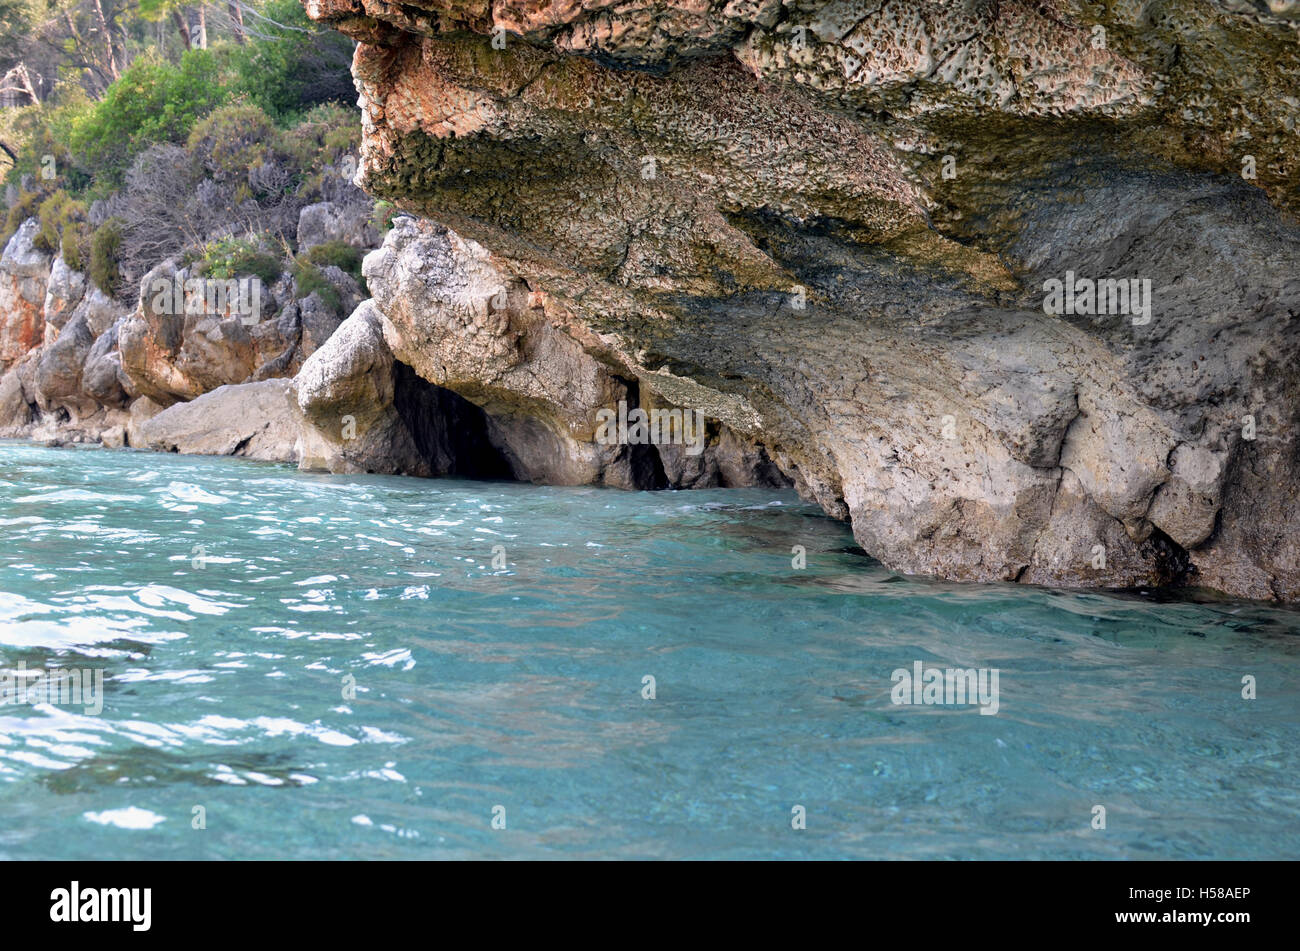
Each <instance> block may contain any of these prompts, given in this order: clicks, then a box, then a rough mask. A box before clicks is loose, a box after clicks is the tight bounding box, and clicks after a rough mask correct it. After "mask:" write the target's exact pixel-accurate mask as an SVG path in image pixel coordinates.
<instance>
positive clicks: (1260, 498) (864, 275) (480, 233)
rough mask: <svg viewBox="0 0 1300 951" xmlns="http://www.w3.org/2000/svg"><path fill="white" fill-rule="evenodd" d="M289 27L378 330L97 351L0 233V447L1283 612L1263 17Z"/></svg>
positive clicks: (368, 7)
mask: <svg viewBox="0 0 1300 951" xmlns="http://www.w3.org/2000/svg"><path fill="white" fill-rule="evenodd" d="M306 6H307V9H308V12H309V14H310V15H311V16H312V17H313V18H315V19H318V20H321V21H324V22H327V23H329V24H331V25H333V26H335V27H337V28H338V29H340V30H342V31H343V32H345V33H347V34H348V35H350V36H352V37H354V38H355V39H357V40H358V41H359V47H358V50H357V53H356V57H355V61H354V75H355V79H356V83H357V87H358V89H359V91H360V106H361V116H360V121H361V123H362V126H363V131H364V139H363V145H362V163H361V167H360V171H359V173H358V184H360V185H362V186H363V187H364V188H365V189H366V190H367V191H369V192H371V193H372V194H374V195H376V196H380V197H383V198H387V199H389V200H391V201H393V202H395V203H397V204H398V205H399V206H400V207H401V208H402V209H404V210H405V211H407V212H409V213H410V214H411V215H413V216H414V217H407V218H399V219H397V221H396V223H395V226H394V227H393V229H392V230H391V231H390V232H389V233H388V235H387V237H386V239H385V240H384V243H383V246H382V247H381V248H379V249H378V250H376V251H374V252H372V253H371V254H370V255H369V256H368V257H367V258H366V260H365V264H364V276H365V279H366V283H367V284H368V287H369V291H370V293H371V294H372V295H373V299H371V300H367V301H365V302H364V303H361V304H360V306H359V307H357V308H356V309H355V311H354V312H353V313H352V316H350V317H349V318H348V319H347V320H345V321H343V322H342V324H341V325H338V326H337V329H335V326H334V324H331V325H329V326H323V325H322V326H320V327H318V328H317V329H316V330H314V331H310V332H309V330H308V322H307V321H306V319H305V311H304V302H303V301H298V300H296V299H295V295H294V291H293V289H292V288H291V287H282V288H280V289H278V290H276V291H275V293H273V294H272V297H273V298H274V308H275V310H273V311H272V312H271V313H270V315H269V316H271V317H273V318H274V319H272V320H270V321H269V322H268V323H266V324H265V325H262V324H259V325H257V326H255V327H253V328H252V329H251V330H250V329H248V328H247V327H244V326H242V322H238V323H241V326H234V325H232V324H230V323H229V322H225V321H222V320H215V321H213V320H208V322H207V323H204V322H203V320H200V319H197V318H196V319H193V320H192V319H191V318H189V317H186V318H185V319H184V320H182V321H179V322H178V321H176V320H175V319H173V320H170V321H167V320H155V319H153V317H151V313H150V311H149V308H148V307H147V305H146V303H145V302H144V300H143V299H142V302H141V304H140V305H139V306H138V307H137V309H136V312H135V313H134V314H131V315H128V316H125V317H123V318H121V319H119V320H118V321H117V322H110V321H109V317H108V316H106V315H104V314H103V313H101V312H100V310H97V309H96V306H97V305H93V304H88V303H86V300H85V297H84V294H82V293H81V292H79V290H78V288H79V287H80V285H78V284H77V276H76V275H73V274H66V273H64V272H65V271H66V270H67V269H66V267H65V268H63V269H62V270H60V268H59V262H58V261H57V260H56V261H53V262H50V261H37V260H34V259H33V258H32V255H31V253H29V248H28V246H27V245H24V244H23V242H22V241H20V238H21V237H22V235H21V233H20V235H17V236H15V238H14V240H13V241H11V242H10V247H9V248H8V249H6V253H5V257H4V259H3V260H0V313H3V314H4V315H5V317H4V326H3V327H2V328H0V365H3V366H10V365H12V367H13V369H11V370H10V372H9V373H8V374H7V375H5V376H4V377H3V378H0V425H3V424H4V423H5V422H6V421H8V420H13V419H15V418H18V420H19V422H20V423H23V424H25V427H26V428H23V426H22V425H18V426H17V428H16V429H15V428H14V426H15V425H17V424H11V429H10V430H9V431H10V432H23V433H32V432H33V431H37V432H41V431H44V430H41V428H40V427H41V426H43V425H46V426H48V421H49V420H50V418H51V417H50V415H49V414H50V412H52V411H54V412H58V413H61V414H62V416H60V417H59V418H58V421H59V423H60V425H61V426H62V428H63V430H66V429H67V426H68V420H71V421H73V422H75V421H76V420H78V419H81V418H86V417H87V415H88V414H95V413H100V412H103V413H105V414H111V413H116V414H118V416H114V417H113V419H115V420H119V421H120V423H121V425H123V426H124V427H126V431H125V434H124V436H123V437H122V438H123V440H124V441H125V442H127V443H128V444H130V445H147V446H154V447H157V448H164V449H174V450H179V451H210V452H237V453H241V454H249V455H257V456H258V457H259V458H280V459H292V460H296V461H298V462H299V464H300V465H302V466H304V467H318V468H326V469H331V470H334V471H341V472H357V471H380V472H398V473H407V474H413V475H436V474H464V475H489V476H510V477H514V478H522V479H533V480H536V481H540V482H550V483H561V484H580V483H601V484H607V485H613V486H620V487H630V488H654V487H665V486H674V487H690V486H713V485H781V484H793V485H795V486H797V487H798V489H799V490H800V491H801V492H802V493H803V494H804V495H805V496H806V497H808V498H811V499H814V500H816V501H817V502H818V503H819V504H820V505H821V507H822V508H823V509H824V510H825V511H826V512H827V513H828V514H830V515H832V516H834V517H837V518H843V519H847V520H849V521H850V522H851V524H852V528H853V531H854V534H855V536H856V537H857V539H858V541H859V542H860V543H861V545H862V546H863V548H864V549H865V550H866V551H867V552H869V553H870V554H872V555H874V556H875V557H877V558H879V559H881V560H882V561H884V562H885V563H886V564H888V565H890V566H892V567H895V568H897V569H899V570H902V571H907V572H915V573H921V574H933V575H938V576H941V577H945V578H952V579H964V580H976V581H995V580H1009V581H1021V582H1026V583H1046V584H1066V585H1085V586H1086V585H1098V586H1123V587H1127V586H1151V585H1171V584H1193V585H1201V586H1205V587H1208V588H1213V589H1217V590H1220V591H1223V592H1226V593H1229V594H1233V595H1237V596H1242V597H1251V598H1271V599H1279V600H1297V599H1300V476H1298V475H1297V465H1296V463H1297V462H1298V461H1300V459H1298V458H1297V457H1298V456H1300V442H1298V441H1297V436H1296V433H1297V425H1296V424H1297V422H1298V421H1300V418H1298V417H1300V370H1298V369H1297V359H1296V358H1297V355H1298V351H1300V327H1298V326H1297V314H1298V313H1300V267H1298V266H1297V265H1298V264H1300V226H1298V224H1297V220H1296V213H1297V211H1298V210H1300V187H1298V186H1297V183H1298V182H1300V147H1298V146H1297V142H1298V140H1297V132H1296V121H1297V118H1298V117H1300V4H1294V3H1291V2H1289V0H1270V2H1267V3H1265V2H1262V0H1257V2H1252V0H1178V2H1161V0H1150V2H1138V0H1132V2H1128V0H1122V2H1104V3H1103V2H1096V3H1092V2H1080V0H1047V2H1039V3H1029V2H994V0H954V2H910V0H909V2H903V0H876V2H872V0H867V2H857V3H842V2H821V0H794V2H786V3H782V2H780V0H730V2H716V0H700V2H692V3H682V2H657V0H640V2H637V3H620V2H605V3H601V2H596V3H587V4H576V3H536V2H516V0H501V2H498V3H496V4H494V5H488V4H486V3H483V2H462V0H439V2H437V3H433V2H431V0H416V2H412V3H405V4H401V5H394V4H389V3H386V2H382V0H307V2H306ZM171 267H173V265H165V266H164V270H166V269H167V268H171ZM168 273H170V271H168ZM43 275H44V276H43ZM56 275H57V276H56ZM38 285H39V286H38ZM341 293H342V295H343V296H344V297H347V296H348V289H347V288H341ZM79 295H80V296H79ZM74 298H75V299H76V300H75V301H74ZM355 299H356V298H352V300H355ZM76 311H81V312H82V313H81V317H80V319H78V316H77V313H76ZM286 315H288V316H286ZM155 316H156V315H155ZM282 323H283V326H280V325H281V324H282ZM50 327H54V330H53V331H50V330H49V328H50ZM110 333H112V334H115V336H113V337H110V336H109V334H110ZM105 341H108V342H105ZM74 377H76V378H75V379H74ZM290 377H292V379H290ZM214 387H216V388H215V389H214ZM200 394H206V395H200ZM185 401H189V402H185ZM169 402H170V403H174V404H175V405H172V406H171V407H170V408H168V409H166V410H163V411H161V412H160V410H161V408H162V406H163V404H165V403H169ZM128 407H129V409H128ZM629 410H630V412H629ZM638 412H640V413H642V414H644V415H643V418H645V415H649V414H653V417H654V418H655V419H657V420H662V421H665V426H666V429H667V432H669V433H675V436H671V437H670V438H651V439H648V440H647V439H645V438H643V437H644V428H643V427H642V428H641V432H640V437H642V438H638V424H637V423H636V421H635V420H634V419H629V416H634V414H636V413H638ZM615 416H617V420H618V421H617V425H614V424H612V423H610V420H611V417H615ZM695 420H698V421H699V423H698V426H697V427H696V428H695V429H694V430H692V429H690V428H686V429H685V430H683V427H690V426H691V424H692V423H693V421H695ZM629 423H630V425H629ZM673 423H675V424H676V425H677V429H676V430H673V429H672V428H671V424H673ZM101 429H102V427H101ZM196 434H198V436H196ZM658 436H660V437H663V436H664V431H659V432H658ZM200 437H201V438H200ZM696 437H697V438H696ZM110 438H111V439H112V440H113V441H116V436H114V437H110Z"/></svg>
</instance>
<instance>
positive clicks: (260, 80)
mask: <svg viewBox="0 0 1300 951" xmlns="http://www.w3.org/2000/svg"><path fill="white" fill-rule="evenodd" d="M262 13H263V16H264V17H265V19H259V27H258V28H259V30H261V31H264V32H265V33H266V34H268V38H267V39H265V40H255V41H254V42H251V43H248V44H246V45H244V46H240V47H236V48H234V49H231V50H229V51H228V56H229V60H228V62H229V64H230V69H231V71H232V72H233V74H234V79H233V81H232V88H231V92H232V93H233V94H234V95H237V96H242V97H243V98H244V99H246V100H247V101H248V102H251V103H253V104H254V105H256V106H259V107H260V108H261V109H262V110H263V111H264V112H266V113H267V114H268V115H270V116H271V117H273V118H274V119H275V120H276V121H277V122H279V123H281V124H286V125H287V124H289V123H290V122H291V121H292V120H293V119H294V118H295V117H296V116H297V115H299V114H301V113H302V112H303V110H305V109H308V108H310V107H311V106H313V105H315V104H317V103H321V102H346V101H350V100H351V99H353V98H354V97H355V94H356V90H355V88H354V87H353V85H352V77H351V73H350V70H349V67H350V65H351V63H352V41H351V40H349V39H347V38H346V37H345V36H343V35H342V34H340V33H337V32H335V31H334V30H330V29H328V28H325V27H322V26H320V25H319V24H317V23H313V22H312V21H311V20H309V19H307V15H306V13H305V12H304V10H303V7H302V4H301V3H299V2H298V0H271V2H270V3H269V4H267V6H266V7H265V8H264V9H263V11H262ZM277 24H282V25H283V26H282V27H281V26H278V25H277Z"/></svg>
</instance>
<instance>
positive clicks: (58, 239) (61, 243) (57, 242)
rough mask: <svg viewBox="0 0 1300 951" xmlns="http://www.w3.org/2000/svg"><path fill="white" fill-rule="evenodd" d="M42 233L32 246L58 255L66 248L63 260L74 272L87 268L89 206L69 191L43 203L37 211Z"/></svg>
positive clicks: (61, 192)
mask: <svg viewBox="0 0 1300 951" xmlns="http://www.w3.org/2000/svg"><path fill="white" fill-rule="evenodd" d="M37 218H38V219H39V221H40V226H41V230H40V231H39V232H37V235H36V238H35V239H33V241H32V243H33V244H35V245H36V246H37V247H38V248H40V249H41V250H43V251H49V252H50V253H51V254H57V253H58V252H59V248H60V247H62V248H63V260H64V261H66V262H67V264H68V267H70V268H72V269H73V270H74V271H80V270H82V269H84V267H85V254H86V251H87V250H89V248H88V244H87V242H88V240H89V231H88V229H86V228H85V227H84V225H85V223H86V204H85V202H80V201H77V200H76V199H75V198H73V197H72V196H71V195H69V194H68V193H67V192H65V191H62V190H60V191H57V192H55V193H54V194H53V195H51V196H50V197H49V198H46V199H45V200H44V201H43V202H41V206H40V209H39V210H38V211H37Z"/></svg>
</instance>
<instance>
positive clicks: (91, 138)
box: [68, 50, 228, 185]
mask: <svg viewBox="0 0 1300 951" xmlns="http://www.w3.org/2000/svg"><path fill="white" fill-rule="evenodd" d="M227 95H228V92H227V91H226V90H225V89H224V88H223V87H222V84H221V82H220V74H219V71H218V67H217V62H216V59H215V58H214V57H213V55H212V54H211V53H209V52H208V51H207V50H190V51H189V52H187V53H186V54H185V55H184V56H182V57H181V62H180V65H179V66H172V65H170V64H167V63H161V62H157V61H156V60H154V59H152V58H150V57H141V58H140V59H137V60H136V61H135V62H134V63H132V64H131V66H130V67H129V68H128V69H127V70H126V72H124V73H123V74H122V78H121V79H119V80H118V81H117V82H115V83H113V84H112V85H111V86H109V87H108V90H107V92H106V93H105V95H104V98H103V99H102V100H101V101H100V102H98V103H96V104H95V105H94V106H93V107H92V108H91V109H89V110H88V111H87V112H86V113H85V114H83V115H81V116H79V117H77V118H76V120H75V121H74V122H73V124H72V128H71V129H70V130H69V131H70V135H69V140H68V143H69V146H70V147H71V150H72V151H73V152H74V153H75V154H76V156H77V158H78V160H79V162H80V164H81V165H82V166H83V167H86V168H91V169H94V170H95V174H96V175H97V176H98V177H100V178H101V179H106V180H107V181H108V182H109V183H111V184H114V185H116V184H119V183H120V182H121V179H122V176H123V174H124V173H125V172H126V170H127V168H128V167H129V166H130V165H131V160H132V159H133V158H134V156H135V155H136V154H137V153H138V152H141V151H143V150H144V149H145V148H147V147H148V146H150V145H155V144H159V143H164V142H174V143H179V142H183V141H185V139H186V137H187V136H188V135H189V134H190V130H191V129H192V128H193V127H194V124H195V122H197V121H198V120H199V119H200V118H201V117H202V116H204V115H207V113H209V112H211V111H212V109H214V108H215V107H216V106H218V105H219V104H220V103H221V102H222V101H224V100H225V98H226V97H227Z"/></svg>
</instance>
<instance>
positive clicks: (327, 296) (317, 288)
mask: <svg viewBox="0 0 1300 951" xmlns="http://www.w3.org/2000/svg"><path fill="white" fill-rule="evenodd" d="M293 280H294V283H295V285H296V286H297V289H298V290H297V296H298V297H309V296H311V294H313V293H315V294H316V295H317V296H318V297H319V298H320V300H321V303H323V304H324V305H325V306H326V307H328V308H329V309H330V310H332V311H333V312H334V313H336V314H341V313H342V312H343V299H342V298H341V297H340V296H339V291H338V288H337V287H335V286H334V285H333V284H331V283H330V282H329V278H327V277H326V276H325V273H324V272H323V271H322V270H321V269H320V268H319V267H317V266H316V265H315V264H312V263H311V262H310V261H307V260H304V259H303V258H301V257H300V258H298V259H297V260H296V261H295V262H294V267H293Z"/></svg>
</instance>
